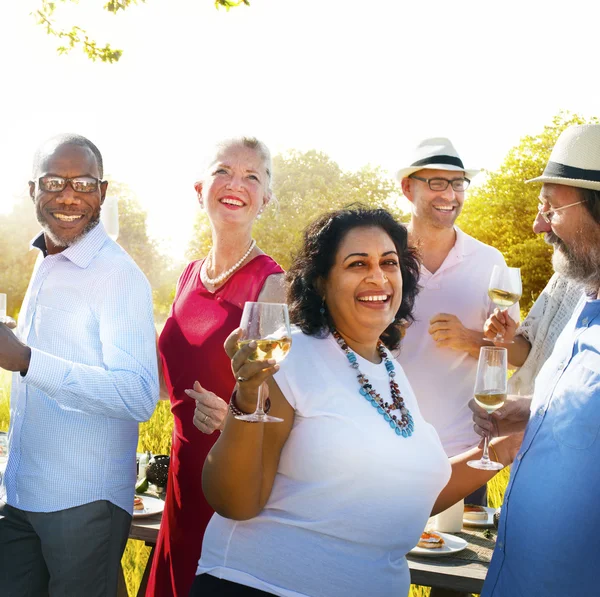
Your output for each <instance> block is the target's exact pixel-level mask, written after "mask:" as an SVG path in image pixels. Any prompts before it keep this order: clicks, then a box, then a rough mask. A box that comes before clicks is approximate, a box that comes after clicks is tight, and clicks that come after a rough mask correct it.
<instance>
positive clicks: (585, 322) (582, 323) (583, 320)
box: [581, 317, 590, 325]
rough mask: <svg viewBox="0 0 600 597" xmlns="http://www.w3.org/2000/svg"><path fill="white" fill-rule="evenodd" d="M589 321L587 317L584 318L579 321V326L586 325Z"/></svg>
mask: <svg viewBox="0 0 600 597" xmlns="http://www.w3.org/2000/svg"><path fill="white" fill-rule="evenodd" d="M589 321H590V320H589V319H588V318H587V317H584V318H583V319H582V320H581V325H587V324H588V322H589Z"/></svg>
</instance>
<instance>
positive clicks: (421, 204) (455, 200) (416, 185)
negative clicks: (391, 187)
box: [402, 169, 465, 228]
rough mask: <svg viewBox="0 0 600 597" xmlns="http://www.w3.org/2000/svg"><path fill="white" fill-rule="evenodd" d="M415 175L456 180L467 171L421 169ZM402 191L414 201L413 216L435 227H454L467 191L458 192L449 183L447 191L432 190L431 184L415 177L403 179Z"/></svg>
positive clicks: (462, 176)
mask: <svg viewBox="0 0 600 597" xmlns="http://www.w3.org/2000/svg"><path fill="white" fill-rule="evenodd" d="M414 176H419V177H420V178H427V179H430V178H445V179H446V180H455V179H457V178H464V176H465V173H464V172H459V171H456V172H455V171H450V170H429V169H424V170H419V171H418V172H415V173H414ZM402 191H403V193H404V195H405V197H406V198H407V199H408V200H409V201H410V202H411V203H412V217H413V218H414V219H417V220H420V221H421V222H423V223H425V224H429V225H431V226H433V227H434V228H452V226H454V222H455V221H456V218H458V216H459V214H460V212H461V210H462V207H463V203H464V201H465V192H464V191H460V192H457V191H455V190H454V189H453V188H452V185H451V184H449V185H448V187H447V188H446V190H445V191H432V190H431V189H430V188H429V185H428V184H427V183H426V182H423V181H422V180H417V179H415V178H404V179H403V180H402Z"/></svg>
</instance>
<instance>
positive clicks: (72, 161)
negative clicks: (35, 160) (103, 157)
mask: <svg viewBox="0 0 600 597" xmlns="http://www.w3.org/2000/svg"><path fill="white" fill-rule="evenodd" d="M48 175H54V176H60V177H63V178H77V177H82V176H85V177H94V178H98V179H99V178H100V173H99V169H98V163H97V161H96V157H95V156H94V154H93V153H92V151H91V150H90V149H89V148H88V147H84V146H80V145H72V144H63V145H58V146H56V147H52V148H50V149H49V150H48V151H47V152H46V154H45V155H44V156H42V158H41V159H40V161H39V167H38V171H37V172H36V175H35V176H36V179H35V180H34V181H30V182H29V194H30V196H31V198H32V200H33V202H34V204H35V210H36V216H37V219H38V222H39V223H40V225H41V226H42V228H43V230H44V236H45V239H46V248H47V250H48V253H50V254H52V253H59V252H61V251H63V250H64V249H66V248H67V247H69V246H71V245H72V244H73V243H75V242H76V241H77V240H79V239H80V238H81V237H82V236H84V235H85V234H87V233H88V232H89V231H90V230H91V229H92V228H94V227H95V226H96V225H97V224H98V222H99V221H100V208H101V205H102V203H103V202H104V197H105V195H106V188H107V186H108V185H107V183H106V182H103V183H101V184H100V185H99V187H98V189H97V190H96V191H94V192H91V193H78V192H76V191H75V190H74V189H73V187H72V186H71V184H67V186H66V187H65V188H64V189H63V190H62V191H58V192H49V191H43V190H42V189H40V186H39V182H38V181H39V179H40V178H41V177H42V176H48Z"/></svg>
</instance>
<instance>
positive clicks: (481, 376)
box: [467, 346, 508, 471]
mask: <svg viewBox="0 0 600 597" xmlns="http://www.w3.org/2000/svg"><path fill="white" fill-rule="evenodd" d="M507 362H508V357H507V351H506V348H501V347H500V346H484V347H482V348H481V350H480V352H479V361H478V363H477V377H476V379H475V389H474V390H473V393H474V395H475V402H477V404H479V406H481V407H482V408H484V409H485V410H486V411H487V412H488V413H493V412H494V411H495V410H497V409H499V408H500V407H501V406H502V405H503V404H504V402H505V400H506V391H507V382H508V379H507ZM467 464H468V465H469V466H471V467H473V468H478V469H482V470H485V471H499V470H500V469H503V468H504V465H503V464H501V463H500V462H494V461H493V460H490V457H489V455H488V438H487V435H486V436H485V437H484V440H483V455H482V456H481V459H480V460H469V462H467Z"/></svg>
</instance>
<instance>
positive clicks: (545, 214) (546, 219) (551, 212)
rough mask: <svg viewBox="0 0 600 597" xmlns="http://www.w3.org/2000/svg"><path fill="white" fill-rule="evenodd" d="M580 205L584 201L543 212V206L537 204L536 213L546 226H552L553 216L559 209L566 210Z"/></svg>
mask: <svg viewBox="0 0 600 597" xmlns="http://www.w3.org/2000/svg"><path fill="white" fill-rule="evenodd" d="M580 203H585V200H582V201H576V202H575V203H569V205H563V206H562V207H555V208H554V209H548V210H546V211H543V209H544V204H543V203H538V213H539V214H540V216H541V217H542V218H543V220H544V222H546V224H552V218H553V217H554V214H555V213H556V212H557V211H560V210H561V209H567V207H573V206H574V205H579V204H580Z"/></svg>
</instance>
